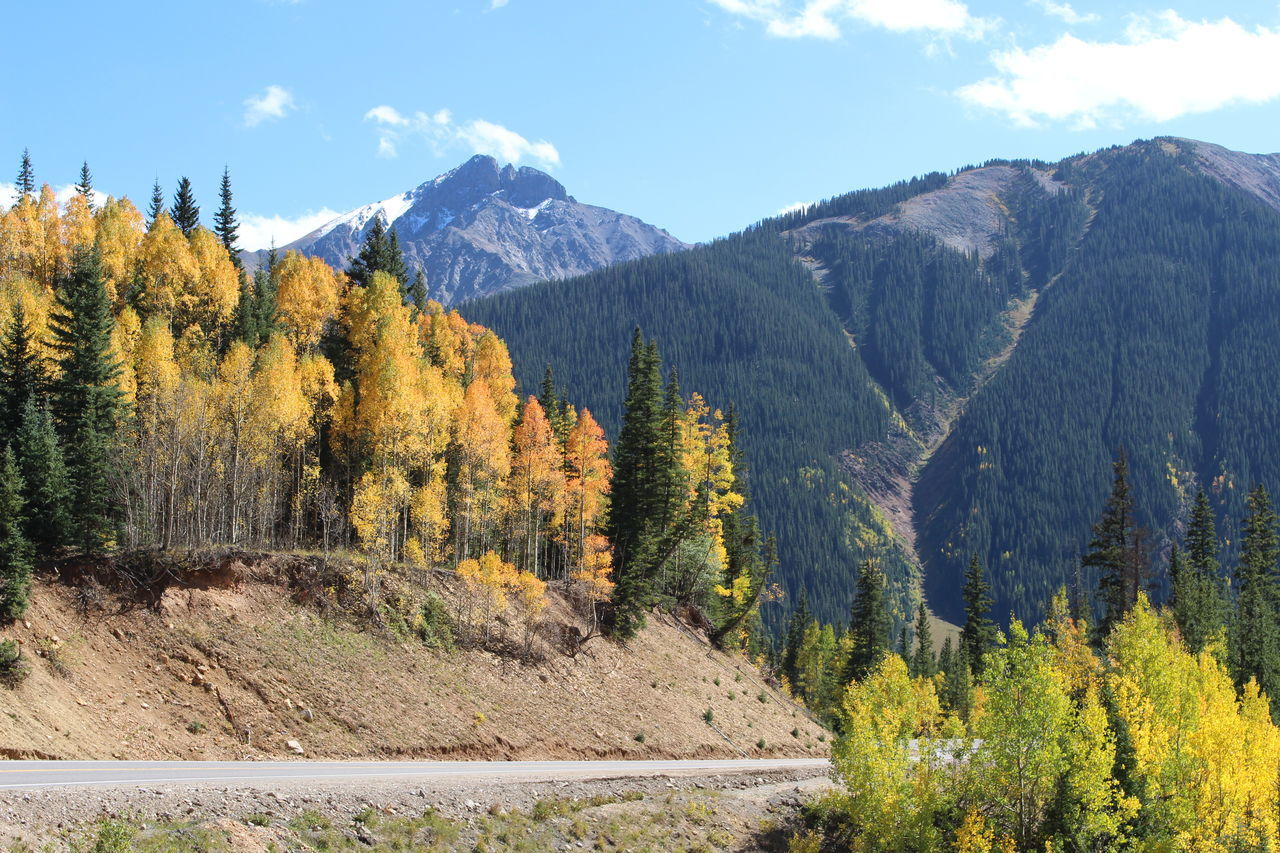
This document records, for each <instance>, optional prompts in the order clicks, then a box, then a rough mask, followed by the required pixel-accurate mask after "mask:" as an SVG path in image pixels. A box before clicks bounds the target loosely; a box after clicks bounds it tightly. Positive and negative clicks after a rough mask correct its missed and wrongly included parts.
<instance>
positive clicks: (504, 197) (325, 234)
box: [251, 155, 687, 304]
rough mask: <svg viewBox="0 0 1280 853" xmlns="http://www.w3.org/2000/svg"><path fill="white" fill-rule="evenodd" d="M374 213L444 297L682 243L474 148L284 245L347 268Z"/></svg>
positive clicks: (578, 270) (435, 295)
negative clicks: (436, 172) (440, 170)
mask: <svg viewBox="0 0 1280 853" xmlns="http://www.w3.org/2000/svg"><path fill="white" fill-rule="evenodd" d="M377 216H381V217H382V218H383V219H384V220H385V221H386V222H388V223H389V224H390V225H391V227H392V228H393V229H394V230H395V232H396V236H397V237H398V238H399V241H400V246H401V248H402V249H403V250H404V256H405V261H406V262H407V263H408V265H409V268H410V269H411V270H414V269H418V268H421V269H422V271H423V274H424V275H425V276H426V280H427V288H428V291H429V293H430V295H431V298H432V299H436V300H439V301H440V302H443V303H445V304H449V303H454V302H461V301H463V300H465V299H470V298H472V297H476V296H484V295H486V294H489V293H495V292H497V291H501V290H506V289H508V288H512V287H518V286H520V285H523V284H529V283H532V282H535V281H542V280H546V279H553V278H564V277H568V276H573V275H580V274H582V273H586V272H590V271H592V270H596V269H600V268H601V267H605V266H608V265H610V264H615V263H618V262H620V261H629V260H635V259H637V258H642V257H645V256H647V255H653V254H660V253H665V252H677V251H680V250H682V249H685V248H687V246H686V244H684V243H682V242H680V241H679V240H677V239H676V238H674V237H672V236H671V235H670V234H668V233H667V232H666V231H663V230H662V229H660V228H656V227H654V226H652V225H648V224H646V223H644V222H641V221H640V220H639V219H636V218H635V217H633V216H627V215H625V214H621V213H617V212H615V211H612V210H607V209H605V208H603V207H595V206H594V205H589V204H582V203H580V202H578V201H576V200H575V199H574V198H573V197H572V196H570V195H569V194H568V193H567V192H566V191H565V188H564V187H563V186H562V185H561V184H560V183H559V182H558V181H556V180H555V179H554V178H552V177H551V176H550V175H548V174H546V173H544V172H540V171H538V170H537V169H532V168H529V167H527V166H526V167H522V168H519V169H516V168H514V167H512V166H510V165H507V166H499V164H498V161H497V160H495V159H494V158H492V157H487V156H482V155H478V156H476V157H472V158H471V159H470V160H468V161H467V162H466V163H463V164H462V165H461V166H459V167H458V168H456V169H454V170H453V171H451V172H448V173H446V174H444V175H441V176H440V177H438V178H436V179H435V180H433V181H428V182H427V183H425V184H422V185H421V186H419V187H417V188H416V189H413V190H409V191H408V192H406V193H403V194H401V195H398V196H395V197H394V198H389V199H387V200H385V201H381V202H376V203H374V204H368V205H365V206H364V207H361V208H357V209H356V210H353V211H351V212H349V213H346V214H344V215H342V216H340V217H338V218H337V219H335V220H333V221H332V222H329V223H327V224H325V225H323V226H321V227H320V228H317V229H316V230H315V231H313V232H311V233H310V234H308V235H306V236H305V237H302V238H301V239H299V240H296V241H294V242H293V243H291V244H289V245H288V246H285V247H284V249H296V250H298V251H301V252H303V253H305V254H308V255H314V256H317V257H321V258H324V259H325V260H326V261H327V262H328V263H330V264H332V265H333V266H335V267H337V268H339V269H342V268H345V267H346V266H347V263H348V259H349V258H351V257H352V256H354V255H355V254H356V253H357V252H358V251H359V249H360V244H361V243H362V242H363V240H364V237H365V234H366V232H367V231H368V229H369V227H370V225H371V224H372V223H373V220H374V217H377ZM258 254H259V256H260V255H261V253H258ZM251 262H252V260H251Z"/></svg>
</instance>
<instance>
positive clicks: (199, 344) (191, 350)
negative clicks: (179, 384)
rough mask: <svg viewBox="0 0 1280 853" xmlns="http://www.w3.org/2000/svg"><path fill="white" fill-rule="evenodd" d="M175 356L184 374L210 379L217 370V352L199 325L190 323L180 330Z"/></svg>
mask: <svg viewBox="0 0 1280 853" xmlns="http://www.w3.org/2000/svg"><path fill="white" fill-rule="evenodd" d="M162 316H163V315H162ZM177 356H178V364H180V365H181V366H182V372H183V373H185V374H190V375H192V376H198V377H200V378H201V379H211V378H213V375H214V374H215V373H216V372H217V371H218V356H217V353H215V352H214V350H213V344H212V343H210V342H209V336H208V335H206V334H205V333H204V330H203V329H201V328H200V327H199V326H196V325H191V326H188V327H187V328H185V329H183V330H182V334H181V335H179V336H178V347H177Z"/></svg>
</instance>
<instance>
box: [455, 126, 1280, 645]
mask: <svg viewBox="0 0 1280 853" xmlns="http://www.w3.org/2000/svg"><path fill="white" fill-rule="evenodd" d="M463 310H464V313H465V314H466V316H467V317H468V319H471V320H474V321H477V322H480V323H483V324H485V325H486V326H488V327H489V328H492V329H494V331H496V332H497V333H498V334H499V335H501V336H502V337H503V338H504V340H506V342H507V344H508V345H509V347H510V349H511V353H512V356H513V358H514V360H515V362H516V363H517V364H518V365H521V370H520V371H519V372H518V376H517V378H518V379H519V380H520V381H521V382H522V384H523V385H524V387H526V388H534V387H536V383H537V382H538V380H539V378H540V377H541V375H542V369H541V365H544V364H550V365H551V366H552V368H553V369H554V370H555V373H556V377H557V380H558V381H559V382H561V383H562V384H563V385H564V387H565V388H566V390H567V391H568V393H569V394H570V395H571V396H572V397H573V398H574V399H575V400H580V401H582V404H583V405H587V406H589V407H590V408H591V410H592V412H593V413H596V414H597V415H598V416H600V417H601V420H602V423H603V424H604V425H605V427H606V429H609V430H615V429H616V428H617V424H618V420H619V414H620V413H619V412H618V411H617V404H616V401H617V400H619V399H621V398H622V396H623V395H624V393H625V389H624V388H623V387H622V384H623V379H624V378H625V375H626V372H625V363H624V358H623V355H620V354H619V353H620V352H621V351H620V350H619V348H618V341H619V340H625V339H626V338H627V336H628V335H629V334H630V331H631V329H632V328H633V327H634V326H635V325H636V324H637V323H638V324H639V325H641V326H642V327H643V329H644V330H645V332H646V333H647V334H650V335H653V336H654V337H656V338H657V339H658V341H659V342H660V344H661V346H662V348H663V352H664V356H666V358H667V359H668V361H669V362H670V363H671V364H672V365H673V366H674V367H677V368H678V369H679V376H680V380H681V382H682V384H684V385H686V386H687V387H696V388H698V389H700V390H701V391H702V392H703V393H704V394H706V395H707V396H708V399H709V400H711V401H712V403H713V404H714V405H718V406H727V405H729V404H730V403H732V404H733V405H734V407H735V409H736V411H737V413H738V416H739V419H740V423H741V425H742V441H743V448H744V451H745V454H746V460H747V463H748V467H749V469H750V471H751V490H752V495H753V501H754V505H755V509H756V510H757V512H758V514H759V516H760V519H761V523H762V525H763V526H764V528H765V529H766V530H769V531H773V532H776V533H777V535H778V549H779V556H780V572H779V580H780V581H781V584H782V587H783V588H784V590H785V591H786V593H787V600H788V601H790V602H795V601H796V600H798V597H799V593H800V591H801V590H804V591H805V592H806V593H807V595H808V601H809V605H810V607H811V608H812V609H813V611H814V612H815V613H817V614H819V616H820V617H821V618H823V619H824V620H828V621H839V620H841V619H843V618H845V616H846V614H847V613H848V607H849V602H850V597H851V595H852V589H853V574H854V568H855V567H856V566H857V564H858V562H859V561H861V560H863V559H866V558H874V559H878V560H880V562H881V564H882V565H883V566H884V568H885V570H886V572H887V573H888V575H889V578H890V582H891V592H892V595H893V601H894V609H895V613H894V617H895V619H896V620H900V621H901V622H906V621H909V620H910V618H911V614H912V613H913V612H914V610H913V607H914V605H913V602H914V601H916V600H918V596H919V594H920V592H921V591H923V592H924V595H925V597H926V599H927V601H928V603H929V605H930V607H932V608H933V610H934V611H935V612H936V613H938V614H939V615H941V616H943V617H944V618H947V619H950V620H953V621H954V620H957V619H960V618H962V614H961V601H960V595H959V591H960V585H961V581H962V573H963V570H964V567H965V564H966V563H967V561H968V559H969V557H970V555H972V554H976V555H978V556H979V557H980V559H981V560H982V561H983V563H984V564H985V565H986V567H987V569H988V571H989V575H990V579H991V582H992V586H993V597H994V598H995V600H996V605H995V610H996V614H997V615H998V616H999V617H1000V618H1001V619H1004V618H1007V617H1008V615H1009V614H1010V613H1016V614H1018V615H1019V616H1020V617H1023V618H1027V619H1032V620H1034V619H1036V618H1037V617H1038V615H1040V614H1042V613H1043V612H1044V607H1045V605H1046V604H1047V602H1048V600H1049V598H1050V596H1052V594H1053V593H1054V591H1055V590H1057V589H1058V587H1059V586H1062V585H1064V584H1067V585H1070V584H1072V583H1074V582H1075V581H1076V580H1077V573H1076V567H1077V565H1078V561H1079V555H1080V552H1081V549H1082V548H1084V547H1085V546H1086V544H1087V543H1088V540H1089V537H1090V528H1091V526H1092V524H1093V522H1094V521H1095V520H1096V519H1097V517H1098V513H1099V511H1100V510H1101V508H1102V504H1103V502H1104V500H1105V498H1106V495H1107V494H1108V492H1109V489H1110V485H1111V460H1112V458H1113V456H1114V454H1115V453H1116V451H1117V449H1118V448H1124V449H1125V451H1126V453H1127V455H1128V458H1129V463H1130V470H1131V473H1132V477H1133V486H1134V495H1135V498H1136V500H1137V518H1138V521H1139V523H1140V524H1141V526H1142V527H1144V528H1146V529H1147V530H1149V531H1150V533H1151V544H1152V546H1153V547H1152V550H1153V553H1154V555H1155V558H1156V564H1157V565H1158V566H1159V565H1163V560H1164V556H1163V555H1164V553H1165V552H1167V549H1168V547H1169V545H1170V544H1171V543H1173V542H1175V541H1177V540H1178V538H1179V537H1180V535H1181V534H1180V531H1181V527H1182V523H1183V518H1184V517H1185V512H1186V508H1187V506H1188V504H1189V502H1190V501H1191V499H1192V498H1193V497H1194V494H1195V491H1196V489H1198V488H1202V487H1203V488H1204V489H1205V490H1206V492H1207V493H1208V494H1209V497H1210V500H1211V502H1212V504H1213V506H1214V509H1215V511H1216V512H1217V515H1218V530H1219V531H1220V533H1221V539H1222V541H1221V544H1222V555H1221V556H1222V559H1223V561H1224V565H1229V564H1230V561H1232V560H1234V559H1235V556H1234V555H1235V550H1236V549H1237V548H1238V542H1239V539H1240V536H1239V524H1240V519H1241V518H1242V515H1243V511H1244V495H1245V492H1246V491H1247V490H1248V488H1249V487H1250V486H1251V485H1252V484H1254V483H1264V484H1266V485H1267V486H1268V487H1269V488H1270V489H1272V491H1273V492H1274V491H1276V490H1277V489H1280V430H1278V429H1276V426H1275V425H1277V424H1280V393H1277V392H1276V389H1277V388H1280V155H1276V154H1245V153H1240V152H1235V151H1230V150H1228V149H1226V148H1223V147H1221V146H1217V145H1213V144H1210V143H1205V142H1199V141H1195V140H1188V139H1179V138H1171V137H1162V138H1158V139H1152V140H1145V141H1139V142H1135V143H1133V144H1131V145H1127V146H1115V147H1112V148H1108V149H1103V150H1100V151H1096V152H1093V153H1089V154H1081V155H1077V156H1074V157H1068V158H1066V159H1064V160H1062V161H1060V162H1057V163H1045V162H1040V161H1029V160H1021V161H991V162H988V163H986V164H983V165H981V166H974V167H969V168H965V169H962V170H959V171H957V172H955V173H951V174H944V173H932V174H929V175H925V176H922V177H918V178H914V179H911V180H908V181H902V182H900V183H898V184H894V185H892V186H889V187H885V188H883V189H878V190H865V191H859V192H854V193H849V194H846V195H841V196H836V197H833V198H831V199H828V200H826V201H823V202H819V203H817V204H814V205H811V206H809V207H807V208H805V209H804V210H801V211H797V212H793V213H789V214H785V215H782V216H779V217H776V218H773V219H767V220H764V221H762V222H760V223H758V224H756V225H754V226H752V227H750V228H748V229H747V230H745V231H743V232H741V233H739V234H735V235H730V236H728V237H726V238H724V239H722V240H717V241H714V242H712V243H709V244H706V245H702V246H698V247H696V248H694V249H691V250H690V251H688V252H684V253H681V254H678V255H671V256H665V257H655V258H649V259H644V260H641V261H637V262H634V263H629V264H622V265H618V266H613V267H610V268H608V269H606V270H601V271H598V272H595V273H591V274H589V275H587V276H585V277H582V278H578V279H572V280H567V281H557V282H550V283H547V284H540V285H537V286H536V287H533V288H529V289H525V290H521V291H518V292H514V293H506V294H501V295H498V296H495V297H493V298H488V299H481V300H477V301H475V302H472V303H469V304H468V305H466V306H465V307H464V309H463ZM1078 580H1079V581H1080V584H1081V587H1080V588H1081V590H1083V591H1085V592H1087V591H1088V590H1091V589H1093V588H1094V585H1095V584H1096V578H1093V577H1089V576H1088V575H1087V574H1086V575H1085V576H1083V577H1079V578H1078ZM1160 594H1161V593H1157V595H1160ZM784 606H785V605H784ZM767 618H768V619H769V621H770V622H771V623H772V624H773V625H774V626H775V627H777V626H779V625H780V624H781V614H780V613H779V612H778V611H776V610H774V611H771V612H769V613H768V614H767Z"/></svg>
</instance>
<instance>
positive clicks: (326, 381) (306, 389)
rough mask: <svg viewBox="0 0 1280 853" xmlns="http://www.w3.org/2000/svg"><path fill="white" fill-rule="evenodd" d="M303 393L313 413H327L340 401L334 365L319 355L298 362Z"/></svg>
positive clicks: (304, 357) (305, 357)
mask: <svg viewBox="0 0 1280 853" xmlns="http://www.w3.org/2000/svg"><path fill="white" fill-rule="evenodd" d="M298 373H299V375H300V378H301V382H302V393H303V395H304V396H305V397H306V398H307V402H308V403H309V404H310V406H311V410H312V412H317V411H325V410H328V409H329V408H330V407H332V406H333V404H334V403H335V402H337V399H338V384H337V382H335V381H334V374H333V365H332V364H331V363H330V362H329V359H327V358H325V357H324V356H322V355H319V354H318V353H312V354H311V355H306V356H303V357H302V359H301V361H299V362H298Z"/></svg>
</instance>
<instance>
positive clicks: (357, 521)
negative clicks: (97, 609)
mask: <svg viewBox="0 0 1280 853" xmlns="http://www.w3.org/2000/svg"><path fill="white" fill-rule="evenodd" d="M408 501H409V483H408V481H406V480H405V478H404V477H403V476H402V475H401V474H400V472H399V471H395V470H387V471H385V472H377V471H370V472H368V473H366V474H365V475H364V476H363V477H361V478H360V480H359V481H358V482H357V483H356V487H355V494H354V496H353V497H352V499H351V526H352V528H354V530H355V532H356V536H358V537H359V538H360V544H361V545H363V546H364V548H365V549H366V550H367V551H369V552H371V553H374V554H377V555H378V556H380V557H383V558H385V559H388V560H394V559H396V556H397V554H398V552H399V547H400V540H399V534H400V527H401V524H400V518H401V513H402V512H403V511H404V509H405V507H406V504H407V503H408Z"/></svg>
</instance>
